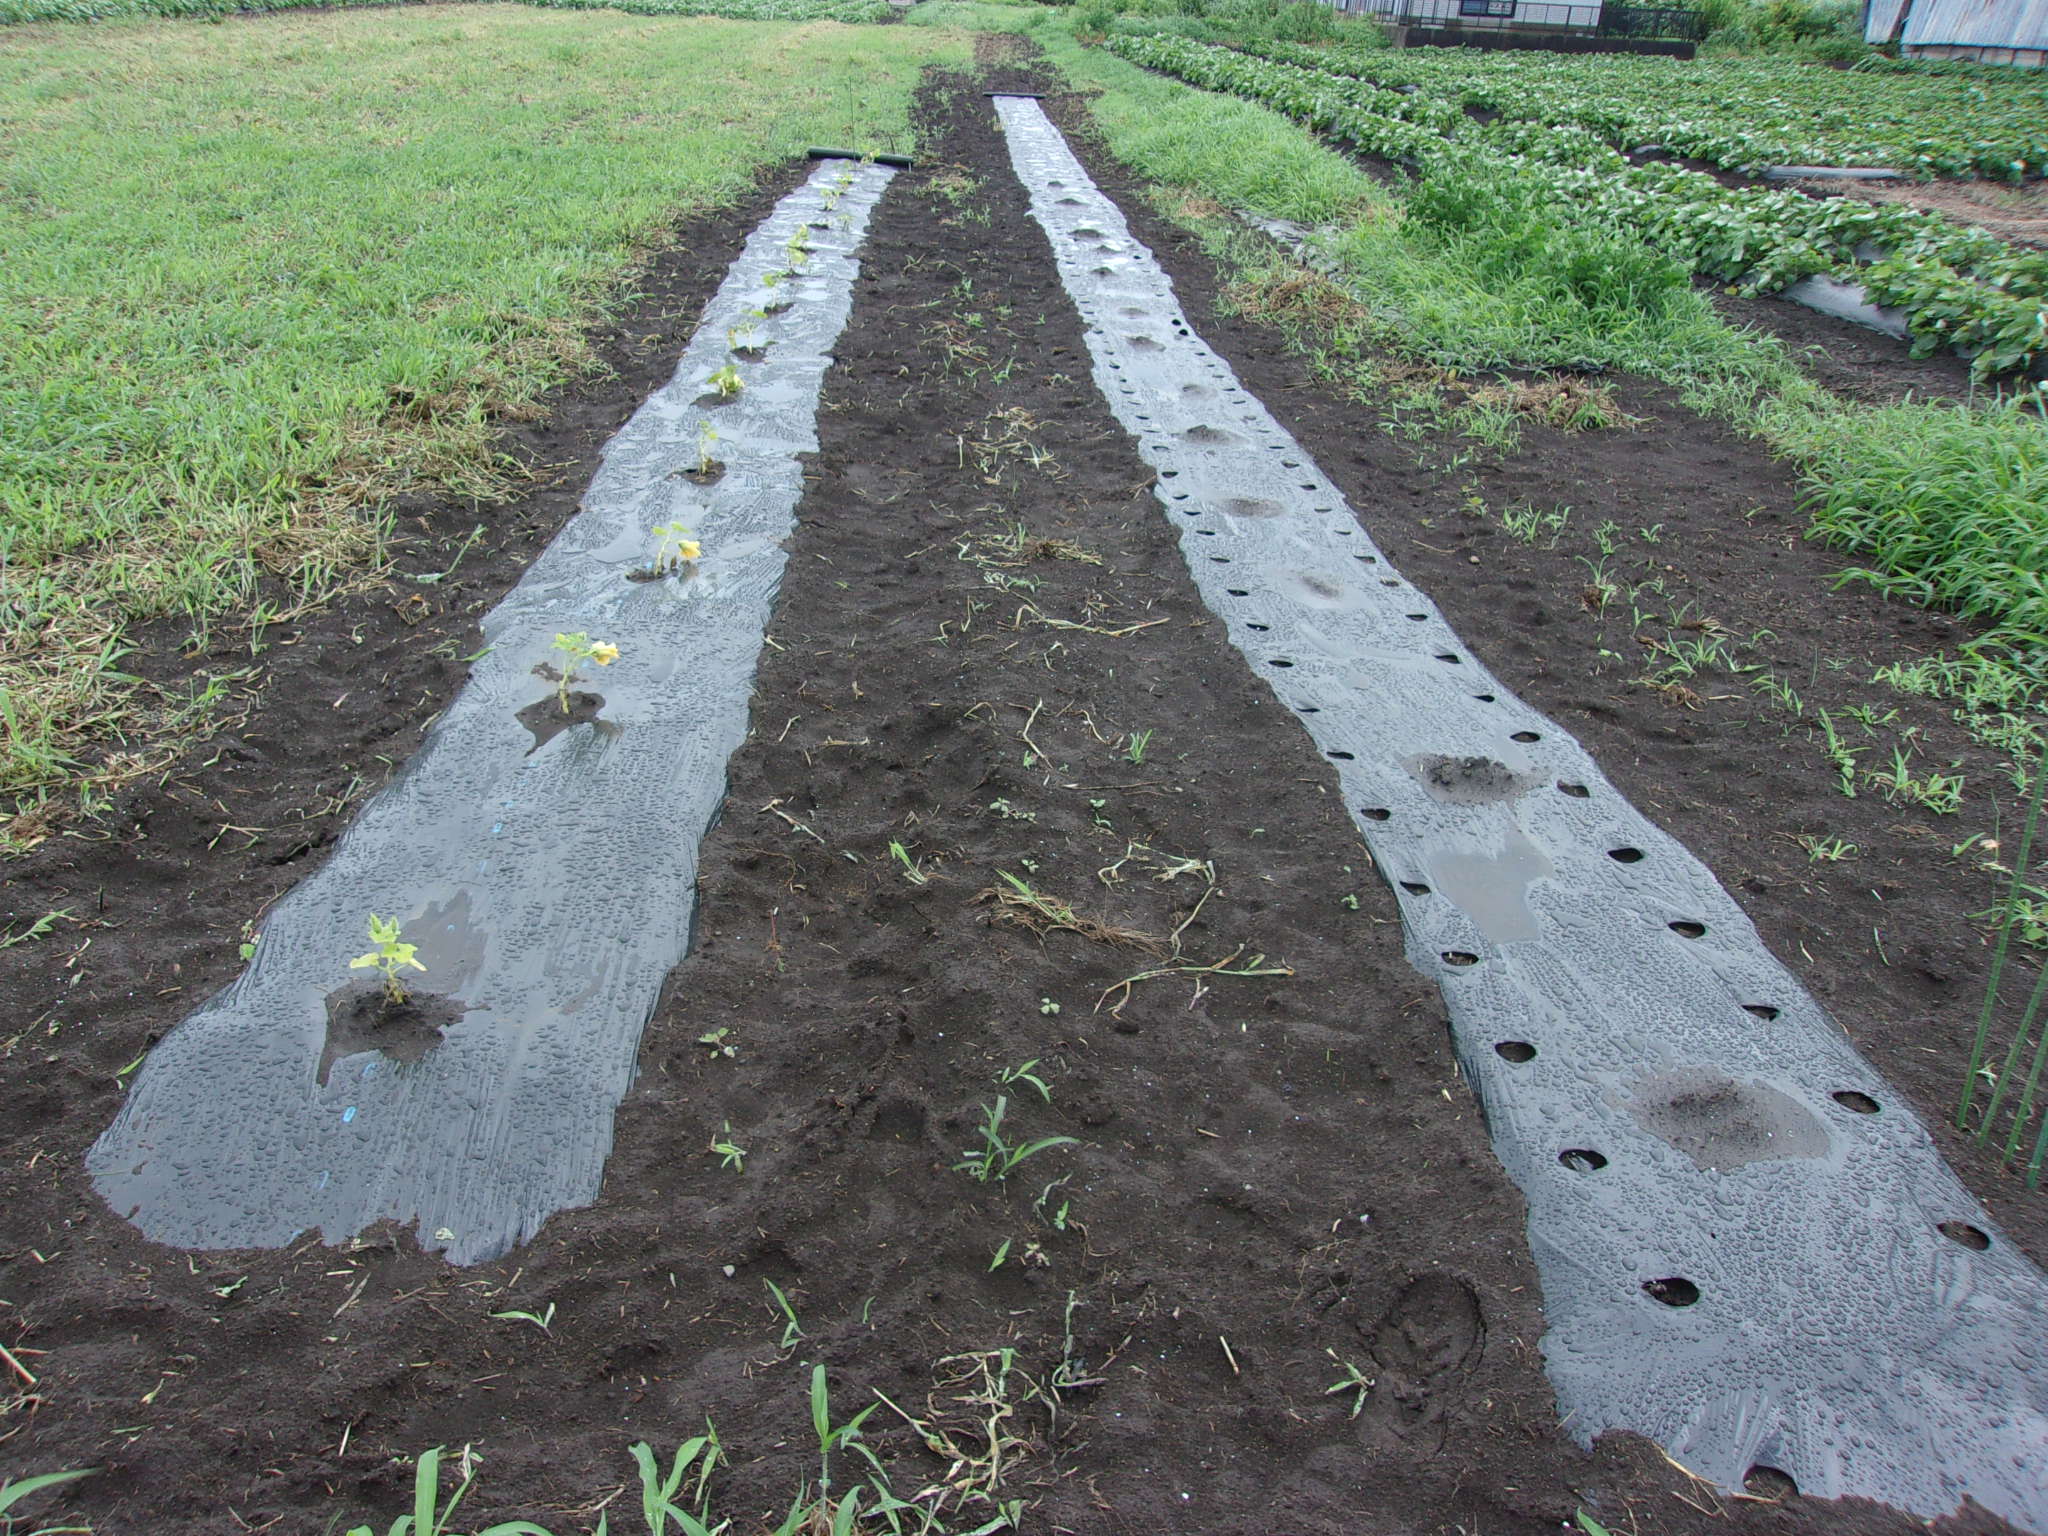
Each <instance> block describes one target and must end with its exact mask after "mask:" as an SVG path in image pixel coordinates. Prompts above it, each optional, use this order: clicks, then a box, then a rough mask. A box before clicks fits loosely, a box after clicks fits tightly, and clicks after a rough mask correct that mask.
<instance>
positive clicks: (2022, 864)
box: [1956, 747, 2048, 1131]
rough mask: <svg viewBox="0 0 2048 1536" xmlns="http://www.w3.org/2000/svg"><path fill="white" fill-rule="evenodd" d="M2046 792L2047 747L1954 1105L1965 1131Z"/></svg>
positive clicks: (1987, 1118)
mask: <svg viewBox="0 0 2048 1536" xmlns="http://www.w3.org/2000/svg"><path fill="white" fill-rule="evenodd" d="M2044 790H2048V747H2044V748H2043V749H2042V752H2041V756H2040V758H2039V759H2038V760H2036V762H2035V764H2034V798H2033V800H2032V801H2031V802H2030V803H2029V804H2028V806H2027V825H2026V830H2025V831H2024V832H2022V833H2021V834H2020V852H2019V857H2018V858H2017V859H2016V860H2014V861H2013V866H2012V881H2011V884H2010V885H2009V886H2008V888H2007V890H2006V894H2005V917H2004V920H2003V921H2001V922H2000V923H1999V925H1998V948H1997V950H1996V951H1995V952H1994V953H1993V955H1992V957H1991V977H1990V980H1989V981H1987V982H1986V983H1985V986H1984V1006H1983V1007H1982V1008H1981V1009H1979V1010H1978V1012H1977V1038H1976V1039H1975V1040H1973V1041H1972V1042H1971V1044H1970V1070H1969V1075H1968V1076H1966V1077H1965V1078H1964V1079H1963V1099H1962V1102H1961V1103H1960V1104H1958V1105H1957V1106H1956V1128H1957V1129H1958V1130H1965V1131H1966V1130H1968V1129H1969V1128H1970V1126H1969V1115H1970V1102H1971V1100H1972V1099H1973V1098H1974V1097H1975V1096H1976V1092H1977V1069H1978V1068H1979V1067H1981V1066H1983V1065H1984V1047H1985V1046H1986V1045H1987V1044H1989V1043H1990V1040H1991V1015H1992V1013H1993V1012H1994V1011H1995V1010H1996V1009H1997V1006H1998V983H1999V980H2000V978H2001V977H2003V976H2004V974H2005V957H2006V952H2007V951H2008V950H2009V949H2010V948H2011V946H2012V929H2013V924H2014V922H2016V921H2017V920H2018V918H2019V908H2020V885H2021V882H2022V881H2023V879H2024V878H2025V876H2026V873H2027V861H2028V860H2029V859H2030V858H2032V857H2033V852H2034V828H2035V827H2036V826H2037V825H2039V823H2040V820H2041V799H2042V794H2043V791H2044ZM1990 1123H1991V1117H1990V1115H1988V1114H1987V1115H1986V1116H1985V1117H1984V1124H1985V1125H1986V1126H1987V1127H1988V1126H1989V1125H1990Z"/></svg>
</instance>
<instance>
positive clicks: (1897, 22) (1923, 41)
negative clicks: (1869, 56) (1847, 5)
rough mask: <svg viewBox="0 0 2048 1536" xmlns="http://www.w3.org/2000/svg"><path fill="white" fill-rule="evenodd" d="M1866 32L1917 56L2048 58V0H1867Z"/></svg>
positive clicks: (2045, 60) (2036, 62) (2003, 61)
mask: <svg viewBox="0 0 2048 1536" xmlns="http://www.w3.org/2000/svg"><path fill="white" fill-rule="evenodd" d="M1863 35H1864V37H1865V38H1866V39H1868V40H1869V41H1871V42H1873V43H1888V42H1897V43H1898V44H1899V46H1900V48H1901V50H1902V51H1903V52H1905V53H1907V54H1910V55H1912V56H1914V57H1917V58H1967V59H1983V60H1985V61H1986V62H1987V63H1994V64H2034V65H2040V64H2043V63H2048V0H1869V5H1868V7H1867V8H1866V10H1865V12H1864V18H1863Z"/></svg>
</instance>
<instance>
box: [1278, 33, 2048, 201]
mask: <svg viewBox="0 0 2048 1536" xmlns="http://www.w3.org/2000/svg"><path fill="white" fill-rule="evenodd" d="M1239 46H1241V47H1243V48H1244V49H1245V51H1247V52H1250V53H1254V54H1257V55H1258V56H1260V57H1262V58H1266V59H1270V60H1274V61H1276V62H1279V63H1286V64H1299V65H1303V66H1306V67H1308V68H1312V69H1320V70H1324V71H1327V72H1329V73H1331V74H1336V75H1341V76H1345V77H1348V78H1352V79H1359V80H1368V81H1371V82H1373V83H1375V84H1377V85H1380V86H1383V87H1387V88H1393V89H1401V88H1406V89H1409V90H1414V91H1418V92H1420V93H1421V94H1423V95H1425V96H1428V97H1429V98H1431V99H1432V100H1435V101H1439V102H1442V103H1445V104H1448V105H1452V106H1455V107H1458V108H1466V107H1470V108H1472V109H1474V110H1476V111H1481V112H1486V113H1490V114H1498V115H1500V116H1502V117H1509V118H1518V119H1527V120H1529V121H1532V122H1538V123H1549V124H1565V123H1568V124H1572V125H1574V126H1577V127H1581V128H1585V129H1587V130H1589V131H1591V132H1592V133H1595V134H1597V135H1598V136H1599V137H1600V138H1601V139H1602V140H1603V141H1605V142H1606V143H1608V144H1610V145H1612V146H1614V147H1615V148H1618V149H1625V150H1626V149H1636V148H1641V147H1645V146H1648V145H1656V146H1658V147H1660V148H1663V149H1668V150H1671V151H1672V152H1674V153H1676V154H1680V155H1685V156H1688V157H1690V158H1692V159H1696V160H1703V161H1705V162H1707V163H1708V164H1711V165H1717V166H1720V167H1722V168H1724V169H1727V170H1732V171H1741V172H1744V173H1747V174H1754V173H1755V172H1758V171H1761V170H1762V169H1763V168H1764V167H1766V166H1771V165H1879V166H1888V167H1891V168H1893V169H1897V170H1903V171H1908V172H1913V173H1917V174H1922V175H1935V176H1985V177H1991V178H1994V179H1997V180H2002V181H2017V180H2020V179H2022V178H2023V177H2026V176H2029V175H2033V176H2038V175H2040V174H2041V173H2042V171H2043V170H2044V169H2048V82H2044V81H2042V80H2040V79H2036V78H2031V77H2029V76H2027V75H2025V74H2024V73H2021V72H2010V78H2006V79H1998V78H1993V77H1986V76H1984V75H1982V74H1977V75H1939V74H1931V73H1926V72H1898V71H1886V72H1864V71H1851V70H1836V69H1825V68H1820V67H1817V66H1814V65H1810V64H1798V63H1793V62H1790V61H1788V60H1780V59H1753V58H1745V59H1742V60H1740V61H1714V60H1698V61H1692V62H1686V61H1682V60H1678V59H1667V58H1651V57H1642V56H1638V55H1630V54H1610V55H1597V56H1573V55H1559V54H1546V53H1535V52H1529V53H1518V52H1495V53H1482V52H1476V51H1471V50H1465V49H1457V48H1423V49H1411V50H1405V51H1399V52H1396V51H1390V50H1387V49H1362V48H1342V47H1339V48H1309V47H1303V46H1302V45H1300V44H1297V43H1282V42H1273V43H1261V42H1251V41H1248V42H1245V43H1242V44H1240V45H1239Z"/></svg>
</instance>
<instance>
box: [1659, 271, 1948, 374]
mask: <svg viewBox="0 0 2048 1536" xmlns="http://www.w3.org/2000/svg"><path fill="white" fill-rule="evenodd" d="M1695 286H1697V287H1700V288H1703V289H1706V290H1707V292H1708V295H1709V297H1710V298H1711V299H1712V301H1713V305H1714V308H1715V309H1717V310H1718V311H1720V314H1721V318H1722V319H1723V320H1726V321H1727V322H1728V323H1729V324H1730V325H1732V326H1735V327H1736V328H1738V329H1742V328H1745V327H1746V328H1748V329H1751V330H1757V331H1762V332H1764V333H1765V334H1766V335H1770V336H1775V337H1777V338H1778V340H1780V341H1782V342H1783V343H1784V344H1785V345H1786V347H1787V348H1789V349H1790V351H1791V353H1792V356H1793V358H1794V359H1795V360H1796V361H1798V362H1799V363H1800V365H1801V366H1802V367H1804V368H1805V369H1806V371H1807V372H1808V373H1810V374H1812V375H1813V377H1814V379H1815V380H1816V381H1818V382H1819V383H1820V384H1821V385H1822V386H1823V387H1824V388H1826V389H1829V390H1831V391H1833V392H1834V393H1835V394H1837V395H1840V396H1841V397H1842V398H1843V399H1845V400H1857V401H1861V402H1863V403H1865V404H1869V405H1890V404H1893V403H1895V402H1896V401H1899V400H1903V399H1905V398H1906V397H1908V396H1911V397H1912V398H1913V399H1916V400H1969V399H1973V398H1978V397H1981V396H1982V395H1983V394H1984V389H1983V386H1981V385H1974V384H1973V383H1972V382H1971V379H1970V363H1969V359H1967V358H1962V357H1957V356H1956V355H1955V354H1954V353H1952V352H1945V353H1936V354H1935V355H1933V356H1931V357H1915V356H1914V355H1913V347H1912V343H1911V342H1908V341H1902V340H1900V339H1899V338H1898V337H1896V336H1887V335H1885V334H1884V333H1883V332H1882V331H1873V330H1872V329H1871V328H1870V327H1869V326H1867V325H1858V324H1856V323H1855V322H1854V321H1852V320H1840V319H1837V318H1835V317H1834V316H1833V315H1823V314H1821V313H1820V312H1819V311H1818V310H1812V309H1808V308H1807V307H1806V306H1805V305H1804V304H1795V303H1793V302H1792V300H1790V299H1784V298H1745V297H1743V296H1742V295H1741V294H1739V293H1730V292H1728V291H1727V290H1726V289H1723V288H1719V287H1716V286H1715V285H1714V284H1712V283H1709V282H1707V281H1706V280H1705V279H1700V280H1698V281H1697V282H1696V284H1695Z"/></svg>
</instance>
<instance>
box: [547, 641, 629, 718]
mask: <svg viewBox="0 0 2048 1536" xmlns="http://www.w3.org/2000/svg"><path fill="white" fill-rule="evenodd" d="M553 649H555V650H557V651H560V652H561V653H562V666H561V675H560V676H558V677H557V678H556V679H555V699H556V702H558V703H559V704H560V705H561V706H562V713H563V714H565V715H566V714H567V713H569V685H570V684H571V683H573V682H575V681H576V665H577V663H578V662H584V661H594V662H596V663H597V664H598V665H599V666H600V667H608V666H610V665H611V664H612V663H613V662H615V661H617V660H618V659H619V648H618V647H617V646H616V645H613V644H611V643H610V642H609V641H606V640H592V639H591V638H590V636H588V635H586V634H585V633H583V631H582V630H580V629H579V630H577V631H576V632H575V633H574V634H568V635H557V636H555V643H554V647H553Z"/></svg>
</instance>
